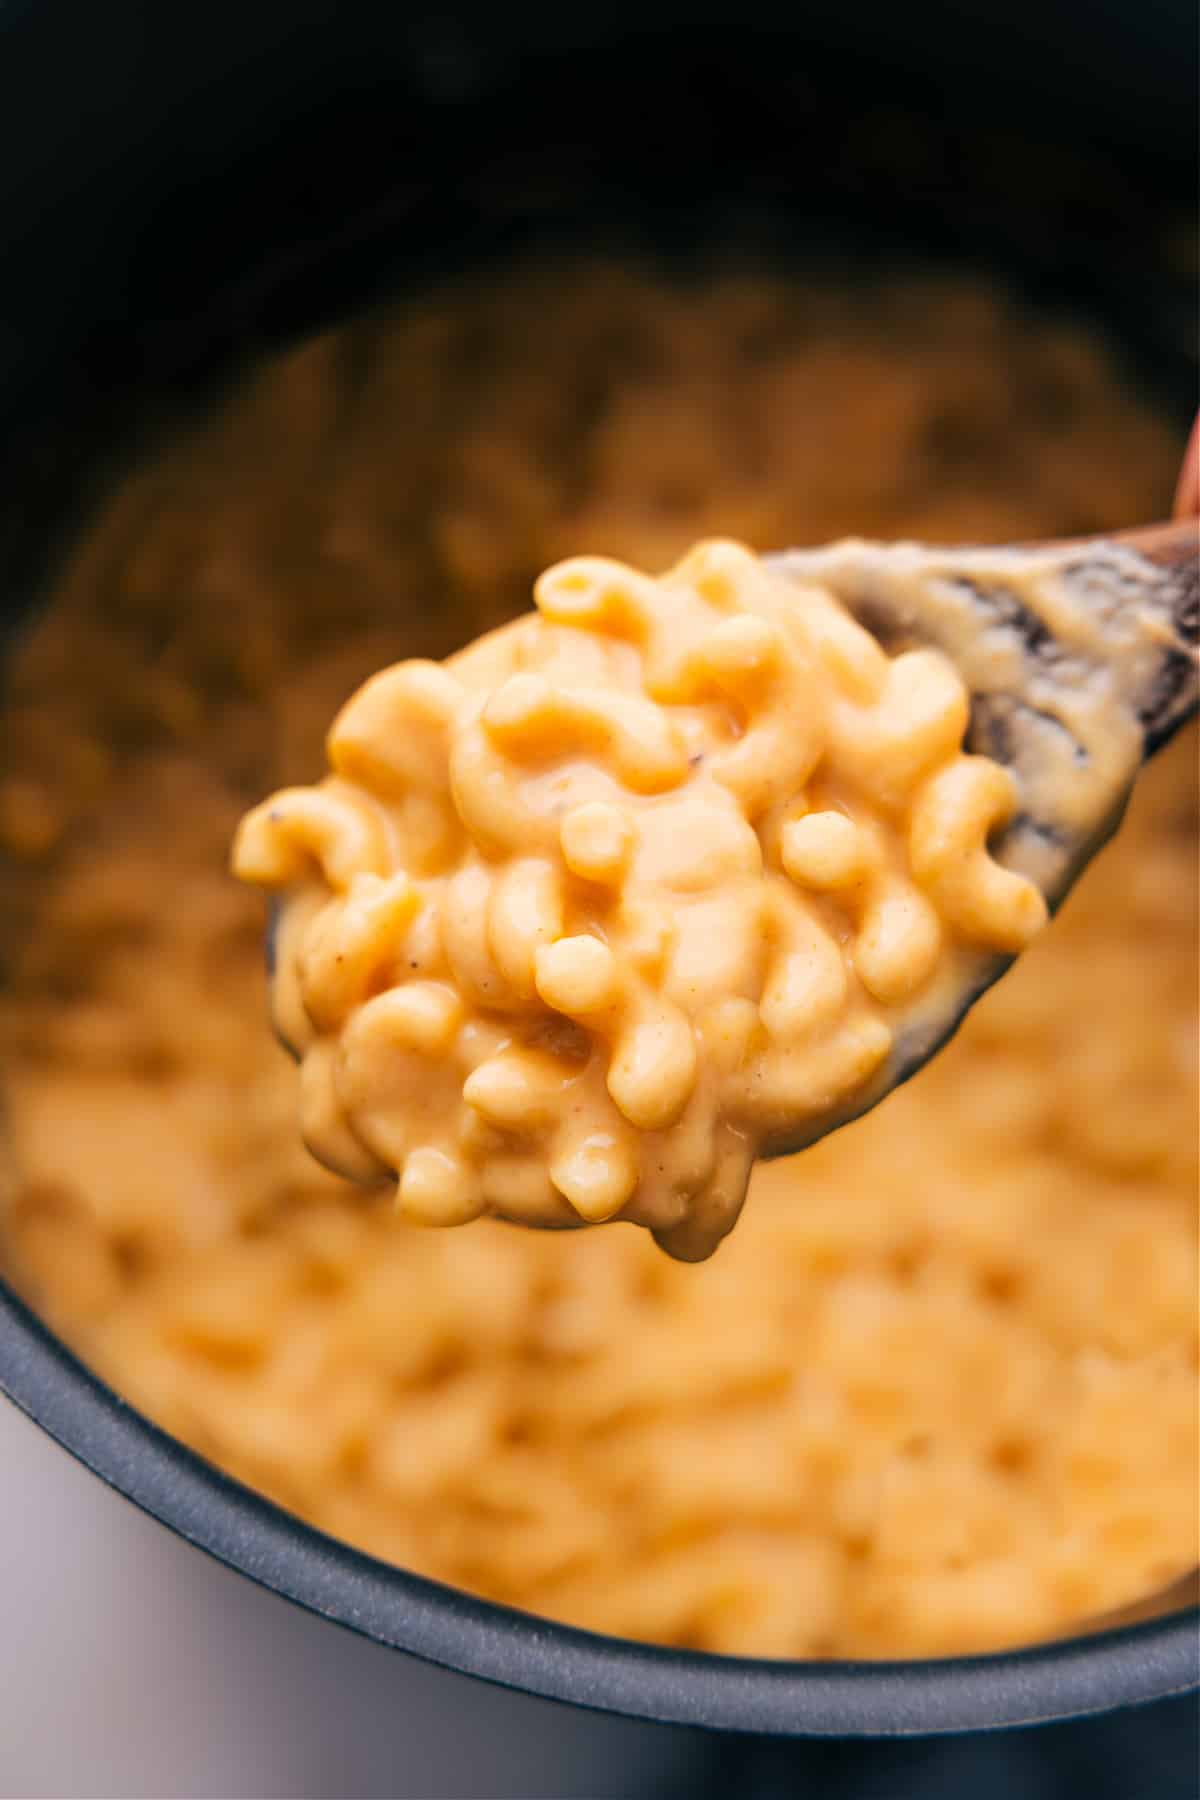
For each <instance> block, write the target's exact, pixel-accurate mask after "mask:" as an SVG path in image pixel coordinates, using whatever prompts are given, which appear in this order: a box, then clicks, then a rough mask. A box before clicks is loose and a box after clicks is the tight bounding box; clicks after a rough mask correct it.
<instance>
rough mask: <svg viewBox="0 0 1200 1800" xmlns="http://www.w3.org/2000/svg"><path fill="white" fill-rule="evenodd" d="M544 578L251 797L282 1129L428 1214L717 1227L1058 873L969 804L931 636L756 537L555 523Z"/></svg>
mask: <svg viewBox="0 0 1200 1800" xmlns="http://www.w3.org/2000/svg"><path fill="white" fill-rule="evenodd" d="M534 593H535V598H536V601H537V611H536V612H535V613H533V614H530V615H528V616H527V617H525V618H521V619H517V620H515V621H514V622H513V623H512V624H511V625H506V626H504V627H502V628H501V629H500V630H498V631H496V632H493V633H492V634H490V635H489V636H487V637H485V638H483V639H481V640H480V641H479V642H477V643H475V644H473V645H471V646H470V647H469V648H467V649H466V650H463V651H461V652H459V654H458V655H456V656H453V657H451V658H450V659H449V660H448V661H447V662H445V663H435V662H428V661H410V662H402V663H398V664H396V665H395V666H394V667H392V668H390V669H385V670H384V671H383V672H382V673H380V674H378V675H376V676H374V677H373V678H372V679H371V680H370V681H368V682H367V683H366V685H365V686H364V687H363V688H361V689H360V690H359V692H358V693H357V694H355V695H354V696H353V698H352V699H351V700H349V701H348V702H347V704H346V705H345V707H344V708H343V709H342V711H341V712H340V714H339V715H338V717H337V719H336V720H335V722H334V724H333V727H332V729H331V730H330V733H329V739H328V746H327V747H328V756H329V761H330V765H331V769H332V773H331V774H330V775H329V776H328V777H327V778H326V780H325V781H324V782H322V783H321V784H320V785H319V786H317V787H302V788H288V789H285V790H283V791H282V792H280V793H277V794H276V795H274V797H273V798H271V799H270V800H267V801H265V802H263V804H262V805H261V806H259V807H257V808H255V810H254V811H253V812H252V813H250V814H249V815H248V817H247V818H246V819H245V820H244V821H243V823H242V825H241V827H240V829H239V832H238V836H237V841H236V846H235V851H234V867H235V869H236V871H237V873H238V874H239V875H240V876H241V877H242V878H243V879H244V880H246V881H251V882H257V883H259V884H260V885H262V886H263V887H266V888H268V889H271V890H274V891H276V892H277V893H279V894H280V895H281V896H282V908H281V913H280V918H279V926H278V937H277V942H276V946H275V959H276V967H275V980H274V987H275V1020H276V1024H277V1027H278V1030H279V1032H280V1034H281V1036H282V1037H283V1038H284V1039H285V1040H286V1041H287V1042H288V1043H289V1044H291V1045H292V1046H293V1048H294V1049H295V1050H296V1052H297V1054H298V1055H299V1056H300V1057H301V1069H302V1073H301V1096H302V1129H303V1135H304V1140H305V1142H306V1144H307V1145H308V1147H309V1148H310V1149H311V1150H312V1152H313V1153H314V1154H315V1155H316V1156H317V1157H318V1159H319V1160H320V1161H322V1162H324V1163H326V1164H327V1165H328V1166H329V1167H330V1168H332V1169H335V1170H340V1171H341V1172H343V1173H344V1174H347V1175H352V1176H358V1177H361V1178H366V1179H370V1178H372V1177H386V1176H389V1175H394V1176H395V1179H396V1183H397V1197H398V1204H399V1210H400V1212H401V1213H402V1214H403V1215H404V1216H405V1217H406V1218H408V1219H411V1220H412V1221H414V1223H417V1224H423V1225H460V1224H464V1223H466V1222H467V1221H468V1220H471V1219H475V1218H477V1217H479V1216H480V1215H481V1214H484V1213H491V1214H496V1215H499V1216H500V1217H503V1218H509V1219H515V1220H518V1221H520V1222H521V1223H524V1224H539V1225H549V1226H568V1225H579V1224H600V1223H602V1222H605V1221H607V1220H612V1219H627V1220H631V1221H633V1222H635V1223H637V1224H640V1225H645V1226H648V1227H650V1229H651V1230H652V1231H653V1232H654V1235H655V1237H656V1238H657V1240H658V1242H659V1243H660V1244H661V1245H662V1246H663V1247H664V1248H665V1249H667V1250H668V1251H670V1252H671V1253H672V1254H673V1255H676V1256H679V1257H682V1258H685V1259H688V1260H694V1259H697V1258H700V1257H704V1256H707V1255H708V1254H710V1253H711V1251H712V1250H713V1249H714V1248H715V1246H716V1244H717V1242H718V1241H719V1240H720V1238H721V1237H723V1236H724V1235H725V1233H726V1232H727V1231H728V1230H729V1228H730V1226H731V1225H732V1224H733V1222H734V1220H735V1219H736V1218H737V1215H738V1212H739V1211H740V1209H741V1205H742V1201H743V1198H744V1195H745V1190H746V1184H747V1182H748V1180H749V1176H750V1167H751V1163H752V1161H753V1158H754V1156H755V1154H756V1152H757V1151H758V1149H759V1148H760V1147H763V1148H767V1149H780V1148H782V1147H784V1146H785V1145H789V1144H791V1145H794V1144H795V1143H796V1142H798V1141H803V1140H804V1139H806V1138H811V1137H814V1136H817V1135H819V1134H820V1133H821V1131H822V1129H823V1128H825V1127H826V1126H828V1125H830V1124H833V1123H836V1122H838V1120H839V1117H844V1116H845V1114H846V1111H847V1108H848V1106H849V1105H850V1104H851V1103H853V1102H855V1101H858V1103H859V1104H860V1105H861V1104H864V1103H865V1099H866V1098H868V1097H870V1094H871V1088H872V1083H874V1091H875V1093H879V1092H881V1091H882V1090H883V1087H884V1084H885V1082H886V1078H887V1071H888V1063H889V1057H890V1055H891V1053H892V1049H893V1044H894V1042H895V1036H896V1031H897V1028H898V1026H901V1025H903V1024H904V1023H905V1022H906V1021H909V1020H910V1019H911V1017H912V1016H913V1015H914V1014H919V1013H920V1011H921V1008H922V1005H923V1004H924V1005H926V1006H927V1005H928V1004H929V1000H930V996H931V993H932V991H933V990H934V989H935V987H936V986H937V985H938V983H939V982H941V983H945V982H948V981H954V982H958V983H960V984H962V986H963V987H964V989H965V990H967V991H969V988H970V985H971V976H972V973H973V972H975V971H977V970H978V968H979V967H980V966H981V963H982V959H983V957H984V956H985V955H986V954H987V953H991V954H993V955H994V954H996V953H1001V954H1004V953H1009V954H1011V953H1013V952H1015V951H1018V950H1021V949H1023V948H1024V946H1025V945H1026V944H1027V943H1028V942H1029V940H1030V938H1031V937H1032V936H1033V935H1034V933H1035V932H1037V931H1038V930H1039V929H1040V927H1041V926H1042V925H1043V924H1044V922H1045V919H1046V905H1045V902H1044V900H1043V899H1042V897H1041V895H1040V894H1039V893H1038V891H1037V889H1036V888H1035V887H1034V886H1033V885H1032V884H1031V883H1030V882H1029V881H1028V880H1026V879H1025V878H1024V877H1022V876H1019V875H1016V874H1013V873H1011V872H1010V871H1009V870H1007V869H1005V868H1003V867H1002V866H1001V865H1000V864H999V863H998V862H997V861H996V860H995V859H994V857H993V856H992V855H991V853H990V852H989V849H988V840H989V837H990V835H991V834H992V832H993V831H995V830H996V829H997V828H998V827H1000V826H1003V825H1004V824H1006V823H1007V821H1008V820H1009V818H1010V817H1011V816H1012V814H1013V812H1014V811H1015V809H1016V805H1017V797H1018V796H1017V784H1016V781H1015V779H1014V777H1013V775H1012V774H1011V773H1010V772H1009V771H1008V770H1006V769H1004V768H1002V767H1001V766H1000V765H999V764H998V763H995V762H992V761H990V760H989V759H987V758H985V757H980V756H967V755H964V754H963V750H962V742H963V736H964V733H965V731H966V727H967V713H968V699H967V692H966V688H965V686H964V684H963V681H962V679H961V677H960V676H959V675H958V674H957V673H956V672H955V670H954V668H953V667H952V665H951V664H950V663H949V662H948V661H947V660H946V658H945V657H944V656H942V655H941V654H940V653H938V652H937V651H934V650H912V651H909V652H907V653H905V654H902V655H900V656H896V657H894V658H893V657H889V656H887V655H886V654H885V653H884V651H883V650H882V649H881V648H880V646H879V644H878V643H877V642H876V641H875V639H874V638H873V637H872V636H871V635H870V633H869V632H867V631H865V630H864V629H863V628H862V627H861V626H860V625H858V624H856V623H855V622H854V620H853V619H852V618H851V617H850V615H849V614H848V613H847V612H846V611H845V610H844V609H843V608H842V607H841V606H840V605H839V604H838V603H837V602H836V601H835V600H833V599H832V598H831V597H830V596H829V595H828V594H826V593H825V592H823V591H822V590H821V589H820V588H817V587H812V586H808V587H801V586H798V585H796V584H795V583H793V582H791V581H789V580H787V579H785V578H783V577H781V576H779V575H777V574H773V573H772V572H770V571H769V570H768V569H766V568H765V567H764V565H763V564H762V563H761V562H760V561H759V560H758V558H757V557H755V556H754V555H752V553H751V552H750V551H749V550H747V549H745V548H744V547H743V546H741V545H739V544H735V543H730V542H725V541H722V540H716V541H710V542H707V543H703V544H699V545H697V546H696V547H694V548H693V549H692V550H691V551H690V552H689V553H688V554H687V555H686V556H685V557H683V559H682V560H681V561H680V562H678V563H677V564H676V565H675V566H674V567H673V568H672V569H671V570H670V571H669V572H668V573H667V574H666V575H664V576H662V577H661V579H658V580H654V579H651V578H650V577H648V576H645V575H642V574H639V573H638V572H637V571H636V570H634V569H632V568H629V567H627V566H626V565H624V564H621V563H618V562H615V561H612V560H610V559H607V558H603V557H576V558H574V559H572V560H570V561H567V562H563V563H560V564H558V565H556V566H555V567H554V568H551V569H549V570H548V571H547V572H546V573H545V574H544V575H542V577H541V578H540V580H539V581H538V582H537V584H536V587H535V590H534Z"/></svg>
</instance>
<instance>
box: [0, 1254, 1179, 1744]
mask: <svg viewBox="0 0 1200 1800" xmlns="http://www.w3.org/2000/svg"><path fill="white" fill-rule="evenodd" d="M0 1391H3V1392H4V1393H5V1394H7V1395H8V1397H9V1399H10V1400H12V1401H13V1402H15V1404H16V1405H17V1406H18V1407H19V1408H20V1409H21V1410H22V1411H23V1412H25V1413H26V1414H27V1415H28V1416H29V1417H30V1418H31V1419H33V1420H34V1421H35V1423H37V1424H38V1425H40V1426H42V1428H43V1429H44V1430H45V1431H47V1432H48V1433H49V1435H50V1436H51V1437H52V1438H54V1439H55V1440H56V1441H57V1442H58V1443H59V1444H61V1445H62V1446H63V1447H64V1449H66V1450H68V1451H70V1452H71V1453H72V1455H74V1456H75V1457H77V1458H78V1460H79V1461H80V1462H82V1463H83V1464H84V1465H85V1466H86V1467H87V1468H89V1469H91V1470H92V1471H93V1472H94V1473H95V1474H97V1475H98V1476H99V1477H100V1478H101V1480H103V1481H104V1482H106V1483H107V1484H108V1485H109V1486H110V1487H112V1488H114V1489H115V1490H116V1491H117V1492H119V1493H121V1494H123V1495H124V1496H125V1497H126V1498H127V1499H129V1500H132V1501H133V1502H134V1504H135V1505H137V1506H139V1507H140V1508H141V1509H142V1510H143V1511H144V1512H147V1513H149V1514H150V1515H151V1516H152V1517H154V1518H156V1519H158V1520H159V1521H160V1522H161V1523H162V1524H164V1525H166V1526H168V1527H169V1528H170V1529H171V1530H173V1531H175V1532H176V1533H177V1534H178V1535H179V1536H181V1537H183V1538H184V1539H186V1540H187V1542H189V1543H191V1544H194V1545H196V1546H197V1547H198V1548H199V1549H201V1550H204V1551H206V1552H207V1553H208V1554H209V1555H211V1556H213V1557H215V1558H216V1559H217V1560H218V1561H220V1562H223V1563H225V1564H226V1565H227V1567H229V1568H231V1569H235V1570H237V1571H239V1572H240V1573H241V1574H243V1575H247V1576H249V1577H250V1578H251V1579H252V1580H254V1581H257V1582H259V1583H260V1584H261V1585H262V1586H264V1587H267V1588H269V1589H271V1590H272V1591H273V1592H275V1593H276V1594H279V1595H282V1596H283V1597H284V1598H285V1599H288V1600H292V1601H294V1602H295V1603H296V1604H297V1605H299V1606H302V1607H304V1608H306V1609H307V1610H308V1611H310V1612H312V1613H315V1614H317V1615H318V1616H320V1617H322V1618H325V1619H329V1620H331V1621H332V1622H334V1623H335V1624H338V1625H343V1626H346V1627H347V1628H349V1629H350V1630H352V1631H356V1632H358V1633H360V1634H361V1635H362V1636H364V1637H367V1638H370V1639H372V1640H373V1641H374V1642H376V1643H378V1644H381V1645H384V1646H387V1647H390V1648H393V1649H398V1650H403V1651H407V1652H408V1653H410V1654H412V1655H415V1656H418V1657H421V1658H423V1659H424V1660H426V1661H428V1662H432V1663H436V1664H440V1665H441V1666H442V1667H445V1668H449V1669H453V1670H456V1671H458V1672H460V1673H462V1674H466V1675H474V1676H478V1677H480V1678H482V1679H484V1680H486V1681H490V1682H494V1683H497V1684H499V1685H501V1686H505V1687H510V1688H514V1689H519V1690H520V1691H522V1692H524V1693H528V1694H535V1695H539V1696H541V1697H543V1698H546V1699H551V1700H559V1701H564V1702H567V1703H569V1704H572V1705H576V1706H584V1707H588V1708H590V1709H593V1710H598V1711H604V1712H613V1713H620V1714H624V1715H626V1716H629V1717H634V1718H641V1719H651V1720H656V1721H658V1722H661V1723H669V1724H676V1725H693V1726H704V1727H708V1728H712V1729H717V1730H726V1731H739V1732H758V1733H772V1734H777V1735H780V1736H822V1737H826V1736H828V1737H878V1736H898V1735H915V1734H926V1733H939V1732H964V1731H976V1730H988V1729H994V1728H997V1727H1003V1726H1016V1725H1032V1724H1042V1723H1048V1722H1050V1721H1052V1720H1056V1719H1065V1718H1073V1717H1079V1716H1082V1715H1084V1714H1087V1713H1095V1712H1104V1711H1109V1710H1111V1709H1113V1708H1116V1707H1121V1706H1130V1705H1137V1704H1141V1703H1144V1702H1147V1701H1152V1700H1160V1699H1165V1698H1167V1697H1168V1696H1170V1695H1172V1694H1179V1693H1183V1692H1186V1691H1188V1690H1189V1689H1190V1688H1194V1687H1196V1686H1200V1612H1198V1611H1197V1610H1196V1609H1194V1608H1193V1609H1189V1610H1188V1611H1186V1612H1182V1613H1178V1614H1175V1615H1172V1616H1170V1617H1167V1618H1163V1619H1156V1620H1153V1621H1151V1622H1148V1623H1145V1624H1141V1625H1135V1626H1129V1627H1126V1628H1124V1629H1122V1630H1118V1631H1110V1632H1103V1633H1098V1634H1096V1635H1095V1636H1092V1637H1087V1638H1079V1639H1073V1640H1068V1641H1063V1642H1058V1643H1054V1644H1050V1645H1045V1646H1042V1647H1040V1648H1036V1649H1031V1650H1020V1651H1012V1652H1007V1653H1005V1654H1001V1655H990V1656H976V1657H961V1658H954V1659H947V1660H940V1661H925V1662H906V1663H900V1662H890V1663H889V1662H880V1663H813V1662H768V1661H759V1660H752V1659H748V1658H746V1659H743V1658H740V1657H730V1656H714V1655H710V1654H708V1653H704V1652H699V1651H683V1650H666V1649H660V1648H656V1647H654V1646H653V1645H648V1644H640V1643H634V1642H632V1641H630V1640H628V1639H624V1638H611V1637H601V1636H598V1635H595V1634H594V1633H591V1632H587V1631H579V1630H576V1629H574V1628H572V1627H570V1626H566V1625H558V1624H554V1623H552V1622H551V1621H549V1620H546V1619H540V1618H536V1617H534V1616H533V1615H532V1614H529V1613H523V1612H518V1611H515V1610H514V1609H512V1608H510V1607H504V1606H497V1605H493V1604H491V1603H490V1602H487V1601H482V1600H477V1599H474V1598H473V1597H472V1596H470V1595H468V1594H465V1593H463V1592H461V1591H459V1590H458V1589H456V1588H451V1587H447V1586H445V1585H443V1584H442V1583H440V1582H436V1581H431V1580H428V1579H426V1578H425V1577H424V1576H419V1575H413V1574H410V1573H408V1572H407V1571H406V1570H404V1569H400V1568H395V1567H392V1566H390V1565H389V1564H386V1563H383V1562H379V1561H377V1560H376V1559H375V1558H373V1557H370V1556H367V1555H365V1554H363V1553H362V1552H361V1551H357V1550H354V1549H352V1548H351V1547H350V1546H349V1545H348V1544H344V1543H341V1542H339V1541H337V1540H336V1539H334V1538H330V1537H327V1536H326V1535H325V1534H324V1533H323V1532H320V1531H317V1530H315V1529H314V1528H313V1527H312V1526H309V1525H306V1524H305V1523H304V1522H303V1521H302V1520H300V1519H298V1518H296V1517H295V1516H294V1515H292V1514H290V1513H287V1512H285V1511H284V1510H283V1509H282V1508H281V1507H279V1506H276V1505H275V1504H274V1503H273V1502H271V1501H269V1500H266V1499H264V1498H263V1497H262V1496H261V1495H259V1494H256V1493H254V1492H253V1491H252V1490H251V1489H249V1488H247V1487H244V1486H243V1485H242V1484H241V1483H240V1482H237V1481H234V1480H233V1479H231V1478H230V1477H229V1476H227V1475H225V1474H223V1473H222V1472H221V1471H220V1470H219V1469H217V1468H216V1467H215V1466H214V1465H212V1464H211V1463H208V1462H206V1461H205V1460H204V1459H203V1458H202V1457H200V1456H197V1455H195V1454H194V1453H193V1452H192V1451H190V1450H188V1449H187V1448H185V1446H184V1445H182V1444H181V1443H179V1442H178V1441H177V1440H175V1439H174V1438H172V1437H170V1436H168V1435H167V1434H166V1433H165V1432H163V1431H161V1430H159V1429H158V1427H157V1426H155V1425H152V1424H151V1423H150V1421H149V1420H147V1419H146V1418H144V1417H143V1416H142V1415H141V1414H140V1413H139V1412H137V1411H136V1410H135V1409H134V1408H133V1407H131V1406H129V1405H128V1404H127V1403H126V1402H125V1401H123V1400H122V1399H121V1398H120V1397H119V1396H118V1395H116V1394H115V1393H113V1392H112V1390H111V1389H110V1388H108V1387H106V1386H105V1384H104V1383H103V1382H101V1381H99V1380H98V1379H97V1378H96V1376H94V1375H93V1374H92V1373H91V1372H90V1371H89V1370H88V1369H86V1368H85V1367H84V1365H83V1364H82V1363H80V1362H79V1361H78V1359H77V1358H76V1357H75V1356H73V1355H72V1354H71V1352H70V1351H69V1350H67V1349H66V1348H65V1347H64V1345H63V1344H61V1343H60V1342H59V1341H58V1339H56V1338H55V1337H54V1336H53V1335H52V1334H51V1333H50V1332H49V1331H48V1330H47V1329H46V1328H45V1326H43V1325H42V1324H41V1322H40V1321H39V1320H38V1319H37V1318H35V1316H34V1315H33V1314H32V1313H31V1312H30V1311H29V1309H28V1308H27V1307H26V1306H25V1305H24V1304H23V1303H22V1302H21V1301H20V1300H18V1299H17V1298H16V1296H15V1295H14V1294H12V1293H11V1291H10V1290H8V1289H7V1288H6V1287H5V1286H4V1284H3V1283H2V1282H0Z"/></svg>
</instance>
